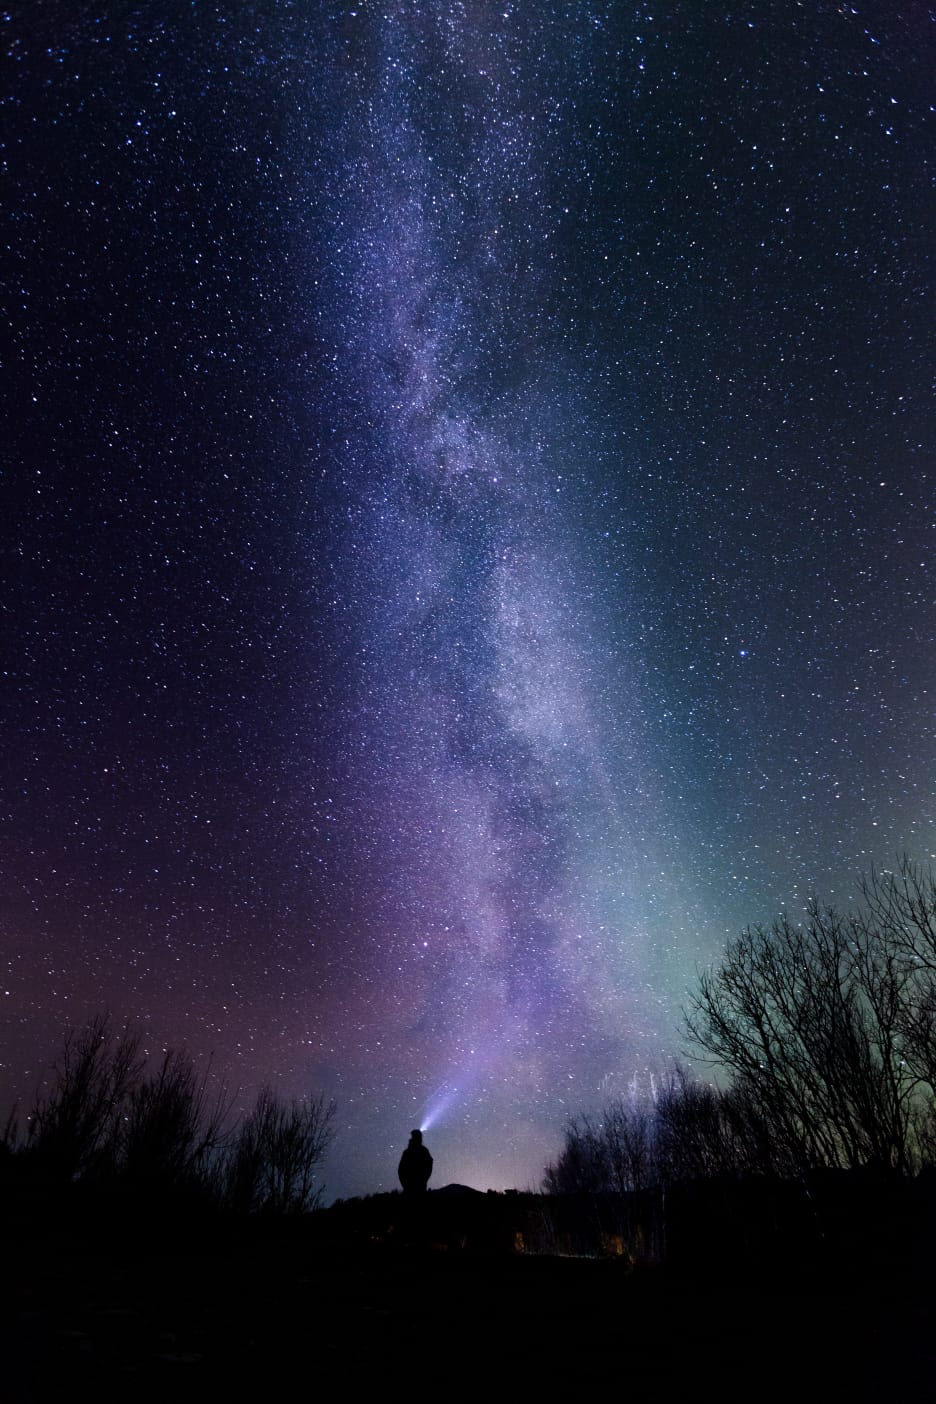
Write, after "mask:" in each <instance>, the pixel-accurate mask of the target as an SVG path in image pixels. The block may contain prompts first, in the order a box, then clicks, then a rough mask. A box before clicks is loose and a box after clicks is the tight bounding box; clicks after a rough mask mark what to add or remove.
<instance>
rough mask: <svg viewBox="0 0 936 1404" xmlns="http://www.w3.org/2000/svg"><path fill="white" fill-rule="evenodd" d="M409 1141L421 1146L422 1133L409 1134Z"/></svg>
mask: <svg viewBox="0 0 936 1404" xmlns="http://www.w3.org/2000/svg"><path fill="white" fill-rule="evenodd" d="M410 1140H411V1141H412V1142H413V1143H414V1144H415V1145H417V1146H421V1145H422V1132H421V1131H411V1132H410Z"/></svg>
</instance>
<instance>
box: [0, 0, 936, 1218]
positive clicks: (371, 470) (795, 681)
mask: <svg viewBox="0 0 936 1404" xmlns="http://www.w3.org/2000/svg"><path fill="white" fill-rule="evenodd" d="M933 21H934V15H933V12H932V10H931V7H930V6H929V5H928V4H926V3H922V0H904V3H900V0H874V2H873V3H870V4H857V3H856V4H855V5H849V4H834V3H826V0H808V3H797V0H757V3H751V0H748V3H740V4H738V5H736V6H731V5H727V6H725V5H723V4H721V3H717V0H711V2H710V0H704V2H703V0H660V3H658V4H649V5H647V4H634V3H627V4H625V3H620V2H619V0H603V2H602V3H599V0H568V3H562V4H560V3H550V2H549V0H543V3H540V2H539V0H536V2H534V0H519V3H518V2H517V0H505V3H502V4H495V3H493V0H463V2H462V3H455V0H424V2H423V0H398V3H394V0H358V3H357V4H353V3H346V4H327V3H317V0H252V2H250V3H247V2H246V0H245V2H244V3H238V4H236V5H234V4H231V5H222V4H219V3H216V2H215V0H190V2H189V3H183V2H182V0H160V3H158V4H157V3H136V4H131V3H118V0H111V3H109V4H108V3H104V0H101V2H100V3H91V0H89V3H85V4H68V3H65V0H61V2H60V3H59V2H58V0H46V3H38V0H34V3H32V4H28V5H23V6H20V7H16V8H14V9H12V10H7V11H5V12H0V41H2V51H3V62H2V86H0V102H2V105H0V157H2V163H3V165H2V173H3V196H2V214H0V220H2V237H0V249H2V268H3V284H2V292H0V311H2V316H0V349H2V383H3V394H2V416H3V424H2V432H0V459H2V465H3V497H2V517H0V520H2V526H3V532H2V546H3V577H2V578H3V590H2V597H0V600H2V611H3V615H2V618H3V635H2V637H3V669H4V678H3V681H4V689H3V713H2V715H3V746H2V753H0V787H2V788H0V815H2V826H3V834H2V849H0V859H2V877H3V882H2V894H3V900H2V908H0V952H2V964H3V972H4V983H3V985H2V991H0V998H2V1001H3V1004H2V1015H3V1017H2V1028H0V1062H2V1068H0V1092H2V1093H3V1097H4V1104H5V1105H6V1104H8V1103H9V1101H10V1100H11V1098H12V1097H13V1096H14V1095H15V1094H20V1095H22V1096H24V1097H25V1098H26V1099H27V1100H28V1099H29V1098H30V1096H31V1095H32V1093H33V1091H34V1090H35V1088H36V1087H37V1085H38V1084H39V1082H40V1080H41V1078H42V1077H43V1075H44V1070H45V1069H46V1068H47V1066H48V1062H49V1060H50V1058H51V1057H52V1055H53V1054H54V1052H55V1050H56V1048H57V1046H58V1045H59V1044H60V1042H61V1038H62V1035H63V1032H64V1031H65V1029H66V1028H68V1027H69V1026H70V1025H75V1024H80V1023H81V1022H83V1021H84V1020H85V1019H86V1018H87V1017H88V1016H89V1015H90V1014H92V1013H94V1012H95V1011H97V1010H100V1009H103V1008H108V1009H110V1010H111V1012H112V1014H113V1015H114V1017H115V1018H116V1019H118V1020H123V1019H124V1018H130V1019H132V1020H134V1021H135V1022H136V1023H137V1024H138V1025H140V1026H142V1028H143V1029H144V1030H145V1032H146V1036H147V1040H148V1046H149V1047H151V1048H154V1049H158V1048H161V1047H163V1046H165V1045H170V1046H183V1045H184V1046H185V1047H187V1048H188V1049H189V1050H190V1051H191V1052H192V1053H193V1054H194V1055H195V1056H196V1057H197V1059H198V1060H199V1061H200V1064H201V1065H205V1063H206V1062H207V1059H208V1058H209V1055H210V1056H211V1058H212V1062H211V1067H212V1070H213V1072H212V1075H213V1076H215V1077H217V1078H224V1079H226V1081H227V1082H228V1084H229V1085H230V1087H231V1088H232V1089H237V1092H236V1097H235V1101H236V1104H237V1105H238V1106H246V1105H248V1103H249V1102H250V1101H251V1100H252V1098H253V1095H254V1093H255V1092H256V1090H257V1087H258V1086H259V1085H260V1084H262V1083H263V1082H265V1081H270V1082H271V1083H272V1084H273V1085H274V1086H275V1087H276V1088H277V1089H278V1090H279V1091H280V1092H282V1093H284V1094H286V1095H289V1096H292V1095H297V1094H299V1093H301V1092H305V1091H307V1090H310V1089H312V1090H315V1091H321V1092H324V1093H325V1094H326V1095H328V1096H333V1097H335V1098H336V1099H337V1101H338V1103H339V1116H338V1120H337V1127H338V1131H337V1139H336V1142H335V1146H334V1149H333V1152H332V1155H331V1157H330V1160H329V1164H328V1167H327V1171H326V1181H327V1187H328V1194H329V1197H331V1196H332V1195H334V1194H350V1193H363V1192H370V1191H376V1190H381V1189H388V1188H391V1187H393V1186H394V1184H395V1174H396V1163H397V1159H398V1157H399V1154H400V1151H401V1150H402V1148H403V1146H404V1145H405V1143H406V1140H407V1137H408V1134H409V1131H410V1129H411V1128H412V1127H413V1126H417V1125H420V1124H421V1125H424V1126H427V1132H426V1140H427V1142H428V1144H429V1146H430V1148H431V1150H432V1151H433V1154H434V1155H435V1159H436V1173H435V1178H434V1184H436V1185H441V1184H445V1183H448V1182H451V1181H460V1182H462V1183H467V1184H472V1185H475V1186H477V1187H479V1188H482V1189H483V1188H486V1187H488V1186H491V1187H494V1188H503V1187H505V1186H511V1185H516V1186H519V1187H521V1188H523V1187H526V1186H532V1185H535V1184H537V1183H538V1181H539V1179H540V1176H541V1173H542V1169H543V1165H544V1163H545V1161H546V1160H547V1159H548V1158H549V1157H550V1156H551V1155H553V1154H554V1153H555V1151H556V1149H557V1148H558V1145H559V1142H560V1136H561V1129H562V1126H563V1123H564V1121H565V1119H566V1116H567V1115H568V1114H569V1113H570V1112H577V1111H582V1110H587V1109H589V1108H595V1107H596V1106H598V1105H600V1103H601V1102H602V1101H603V1100H605V1099H606V1098H608V1097H609V1096H613V1095H616V1094H618V1093H622V1092H626V1091H627V1089H628V1088H631V1087H633V1086H637V1087H641V1086H645V1085H646V1084H647V1083H648V1081H649V1079H650V1078H651V1076H652V1075H654V1074H655V1073H658V1072H660V1070H662V1069H663V1068H665V1067H666V1065H667V1063H668V1060H669V1059H671V1058H672V1056H673V1055H678V1054H679V1053H680V1051H681V1048H682V1037H681V1035H680V1032H679V1027H678V1024H679V1008H680V1005H681V1004H682V1003H683V1002H684V1000H685V996H686V992H687V990H688V989H689V988H690V987H691V986H692V984H693V981H694V978H695V972H696V970H697V968H698V967H701V966H704V965H706V964H708V963H709V962H710V961H711V960H713V959H714V958H716V957H717V955H718V952H719V950H720V949H721V947H722V945H723V943H724V941H725V940H726V939H727V938H728V937H730V936H732V935H735V934H737V932H738V931H739V930H740V929H741V928H743V927H744V926H745V925H747V924H748V923H755V922H769V921H770V920H771V919H772V918H773V917H774V916H776V915H777V914H779V912H780V911H781V910H787V911H788V912H789V913H790V914H791V915H794V914H796V913H797V912H798V911H800V910H801V909H802V906H803V904H804V902H805V901H806V900H807V898H808V897H809V896H810V895H811V894H816V895H818V896H819V897H820V898H821V899H822V900H823V901H831V902H835V903H838V904H840V905H842V906H847V905H848V904H849V902H851V901H852V900H853V898H854V897H855V896H856V895H857V880H858V877H859V875H860V873H861V872H862V870H868V869H869V868H870V867H871V865H872V864H874V865H877V866H884V867H886V866H889V865H893V863H894V861H895V859H896V858H897V856H898V855H900V854H903V853H906V854H908V855H909V856H910V857H911V858H912V859H914V860H917V861H921V862H928V861H929V860H930V859H933V858H936V825H934V819H936V805H934V774H936V772H934V767H936V730H934V685H936V647H934V626H936V607H934V606H936V599H934V596H936V588H934V553H933V545H934V536H933V531H934V526H936V518H934V509H936V496H934V471H933V417H932V400H931V398H930V386H929V380H930V372H931V368H932V363H931V358H930V355H929V352H930V346H931V326H932V324H933V307H932V302H931V300H930V298H929V297H928V266H927V265H928V255H929V250H930V248H931V246H932V242H933V229H934V220H933V204H932V166H933V151H934V144H933V106H932V104H933V102H934V85H933V74H934V72H936V46H934V43H933V39H934V31H936V24H934V22H933Z"/></svg>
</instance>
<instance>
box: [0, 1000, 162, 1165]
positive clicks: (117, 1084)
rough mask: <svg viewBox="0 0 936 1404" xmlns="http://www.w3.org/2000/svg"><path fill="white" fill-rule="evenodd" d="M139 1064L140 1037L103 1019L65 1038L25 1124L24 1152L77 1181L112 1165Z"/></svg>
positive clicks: (101, 1016)
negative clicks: (48, 1083) (46, 1086)
mask: <svg viewBox="0 0 936 1404" xmlns="http://www.w3.org/2000/svg"><path fill="white" fill-rule="evenodd" d="M143 1065H144V1058H143V1054H142V1051H141V1037H140V1035H139V1034H138V1033H134V1032H133V1031H131V1030H130V1029H129V1028H127V1027H124V1028H123V1029H122V1030H121V1031H119V1032H117V1031H115V1029H114V1026H113V1024H112V1022H111V1020H110V1018H109V1016H108V1015H106V1014H99V1015H97V1016H96V1017H95V1018H93V1019H92V1020H91V1022H90V1023H89V1024H88V1025H87V1026H86V1027H85V1028H84V1029H81V1030H78V1031H75V1030H72V1031H71V1032H69V1033H68V1034H67V1035H66V1038H65V1047H64V1050H63V1053H62V1057H61V1060H60V1061H59V1062H57V1063H56V1064H55V1065H54V1067H53V1077H52V1082H51V1086H50V1088H49V1091H48V1092H46V1093H45V1094H40V1095H39V1096H38V1097H37V1099H36V1103H35V1107H34V1109H33V1112H32V1116H31V1117H30V1119H29V1125H28V1133H27V1135H28V1149H29V1151H30V1152H31V1153H32V1154H33V1156H34V1157H35V1158H36V1159H38V1160H39V1161H41V1163H42V1164H43V1165H44V1166H45V1167H46V1168H47V1169H48V1170H50V1171H52V1172H53V1173H54V1174H57V1175H60V1176H62V1177H63V1178H66V1179H79V1178H81V1177H83V1176H86V1175H88V1174H89V1173H91V1172H92V1171H93V1170H95V1169H100V1168H101V1167H102V1166H103V1165H105V1164H107V1163H109V1162H110V1161H111V1160H112V1157H113V1153H114V1147H115V1144H116V1140H117V1135H118V1128H119V1119H120V1115H121V1112H122V1110H123V1107H124V1104H125V1102H126V1099H127V1097H128V1096H129V1094H130V1093H131V1091H132V1089H133V1088H134V1087H135V1086H136V1085H137V1084H138V1082H139V1079H140V1075H141V1073H142V1069H143Z"/></svg>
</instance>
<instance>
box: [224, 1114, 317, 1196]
mask: <svg viewBox="0 0 936 1404" xmlns="http://www.w3.org/2000/svg"><path fill="white" fill-rule="evenodd" d="M334 1116H335V1104H334V1102H326V1101H325V1099H324V1097H305V1098H300V1099H295V1100H293V1101H290V1102H284V1101H281V1100H280V1099H279V1098H278V1097H277V1096H276V1094H275V1093H274V1092H273V1091H272V1090H271V1089H270V1088H269V1087H264V1088H262V1089H261V1091H260V1093H259V1094H258V1096H257V1100H256V1103H255V1105H254V1109H253V1111H252V1112H251V1113H250V1115H249V1116H247V1117H245V1118H244V1120H243V1121H242V1122H241V1124H240V1126H239V1127H238V1129H237V1132H236V1134H235V1136H234V1140H233V1144H232V1145H231V1147H230V1149H229V1151H228V1154H227V1157H226V1159H225V1162H224V1166H223V1171H222V1177H221V1178H222V1183H223V1191H222V1193H223V1198H224V1201H225V1203H226V1204H227V1205H229V1207H231V1208H232V1209H235V1210H238V1211H240V1212H242V1213H264V1214H295V1213H301V1212H304V1211H306V1210H310V1209H314V1208H315V1207H316V1206H317V1205H318V1203H319V1201H320V1199H321V1194H322V1190H321V1187H320V1186H319V1185H317V1184H316V1180H317V1176H318V1173H319V1169H320V1166H321V1163H322V1161H323V1159H324V1157H325V1153H326V1151H327V1150H328V1147H329V1145H330V1144H331V1140H332V1135H333V1121H334Z"/></svg>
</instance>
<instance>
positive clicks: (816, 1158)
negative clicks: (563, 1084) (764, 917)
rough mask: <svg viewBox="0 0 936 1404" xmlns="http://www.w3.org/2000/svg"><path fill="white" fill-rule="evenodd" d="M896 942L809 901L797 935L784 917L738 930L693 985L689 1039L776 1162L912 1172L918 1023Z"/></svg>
mask: <svg viewBox="0 0 936 1404" xmlns="http://www.w3.org/2000/svg"><path fill="white" fill-rule="evenodd" d="M901 940H903V941H906V933H904V934H903V936H900V935H899V934H898V933H897V932H896V930H895V928H894V925H893V924H892V927H891V929H889V930H886V931H885V930H884V929H883V928H882V925H881V923H880V922H879V921H877V920H875V913H874V911H873V909H869V910H865V911H864V912H862V913H859V914H857V915H852V916H842V915H840V914H839V913H837V912H835V911H834V910H823V909H821V908H820V907H819V906H818V905H816V904H813V905H812V906H811V907H810V908H809V910H808V913H807V919H806V921H805V923H804V924H803V925H802V926H799V925H793V924H792V923H791V922H790V921H788V920H787V919H786V918H785V917H784V918H781V919H780V920H778V921H776V922H774V924H773V925H772V926H771V927H770V928H768V929H766V930H765V929H763V928H760V927H757V928H753V929H749V930H747V931H745V932H744V933H743V935H742V936H741V937H740V938H739V939H738V940H736V941H734V942H732V943H731V945H730V946H729V947H728V950H727V952H726V954H725V958H724V960H723V961H722V963H721V965H720V966H719V967H717V968H716V969H715V970H713V971H710V972H707V973H706V974H704V975H703V976H702V977H701V979H700V982H699V988H698V991H697V992H696V994H695V995H694V996H693V998H692V1000H691V1002H690V1005H689V1008H688V1011H687V1013H686V1027H687V1030H688V1033H689V1037H690V1040H691V1041H692V1043H693V1044H694V1045H695V1047H696V1048H697V1049H699V1050H700V1052H701V1053H702V1054H703V1055H705V1056H707V1057H708V1058H709V1059H710V1060H712V1061H713V1062H715V1063H716V1064H718V1065H719V1066H720V1067H721V1068H723V1069H724V1070H725V1071H726V1072H727V1073H729V1074H730V1075H731V1077H732V1079H733V1085H734V1088H735V1089H736V1091H737V1093H738V1094H739V1095H740V1096H741V1097H742V1098H743V1101H744V1106H745V1109H746V1114H747V1117H748V1124H749V1128H750V1127H751V1126H752V1125H753V1123H752V1122H751V1117H750V1113H751V1112H752V1110H754V1111H756V1117H755V1121H756V1122H758V1123H759V1124H760V1125H761V1126H762V1127H763V1126H766V1127H769V1128H770V1136H771V1138H772V1141H773V1148H772V1154H773V1155H774V1156H777V1155H778V1154H779V1158H780V1159H781V1160H785V1161H786V1162H787V1163H795V1164H796V1165H798V1166H799V1168H801V1169H809V1168H813V1167H818V1166H832V1167H851V1168H853V1167H857V1166H861V1165H867V1164H870V1163H873V1164H877V1165H880V1166H886V1167H889V1168H891V1169H893V1170H897V1171H900V1172H903V1173H907V1172H908V1171H910V1170H911V1169H913V1168H914V1167H915V1165H916V1164H917V1163H918V1161H919V1143H918V1137H917V1135H916V1130H915V1128H916V1125H917V1122H918V1118H919V1108H920V1098H921V1095H922V1092H923V1089H922V1083H921V1078H920V1076H919V1070H918V1069H916V1068H915V1067H914V1060H913V1059H912V1058H910V1057H908V1051H909V1048H910V1030H911V1029H912V1028H913V1027H914V1026H915V1022H918V1021H919V1017H920V1016H919V1008H918V1004H917V1001H916V998H915V996H916V994H917V993H918V991H917V990H915V988H914V975H913V970H912V968H911V966H910V964H909V963H908V959H907V956H906V953H905V950H906V948H905V947H904V946H902V945H901ZM934 955H936V948H934ZM917 983H919V982H917ZM920 1042H921V1046H922V1043H923V1039H922V1037H921V1040H920Z"/></svg>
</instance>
